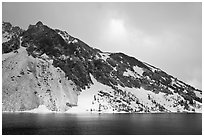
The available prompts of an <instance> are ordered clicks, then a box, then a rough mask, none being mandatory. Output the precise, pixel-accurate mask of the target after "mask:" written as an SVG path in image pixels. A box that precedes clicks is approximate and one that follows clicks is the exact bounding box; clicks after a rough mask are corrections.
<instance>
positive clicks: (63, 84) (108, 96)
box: [2, 21, 202, 113]
mask: <svg viewBox="0 0 204 137" xmlns="http://www.w3.org/2000/svg"><path fill="white" fill-rule="evenodd" d="M2 27H3V28H2V33H3V34H2V37H3V38H2V40H3V42H2V52H3V55H2V59H3V60H2V61H3V63H2V71H3V72H2V73H3V76H2V84H3V85H2V109H3V111H33V110H39V109H40V108H46V110H48V111H61V112H65V111H67V112H79V111H82V112H85V111H88V112H89V111H91V112H129V113H135V112H201V111H202V91H201V90H199V89H195V88H194V87H193V86H191V85H188V84H186V83H184V82H182V81H181V80H179V79H178V78H175V77H173V76H171V75H169V74H168V73H166V72H165V71H163V70H161V69H159V68H157V67H154V66H152V65H150V64H148V63H145V62H142V61H140V60H138V59H136V58H134V57H130V56H128V55H125V54H124V53H107V52H102V51H100V50H99V49H95V48H92V47H90V46H89V45H87V44H86V43H84V42H83V41H81V40H79V39H78V38H75V37H73V36H71V35H70V34H68V33H67V32H66V31H61V30H59V29H52V28H50V27H48V26H46V25H43V23H42V22H40V21H39V22H38V23H36V25H30V26H29V27H28V29H27V30H22V29H20V27H14V26H12V25H11V24H10V23H8V22H3V23H2Z"/></svg>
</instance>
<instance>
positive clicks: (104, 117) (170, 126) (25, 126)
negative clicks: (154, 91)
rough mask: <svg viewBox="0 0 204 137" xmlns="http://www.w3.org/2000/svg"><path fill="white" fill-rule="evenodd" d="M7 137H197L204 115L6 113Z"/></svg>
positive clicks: (3, 120)
mask: <svg viewBox="0 0 204 137" xmlns="http://www.w3.org/2000/svg"><path fill="white" fill-rule="evenodd" d="M2 134H3V135H6V134H8V135H14V134H15V135H20V134H26V135H31V134H33V135H68V134H74V135H79V134H82V135H83V134H89V135H91V134H94V135H131V134H132V135H133V134H135V135H139V134H140V135H155V134H156V135H157V134H162V135H175V134H176V135H179V134H183V135H187V134H189V135H196V134H202V114H55V113H52V114H32V113H3V114H2Z"/></svg>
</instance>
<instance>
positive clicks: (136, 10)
mask: <svg viewBox="0 0 204 137" xmlns="http://www.w3.org/2000/svg"><path fill="white" fill-rule="evenodd" d="M2 8H3V10H2V11H3V13H2V15H3V17H2V18H3V21H9V22H11V23H12V24H13V25H18V26H20V27H21V28H23V29H27V28H28V25H29V24H35V23H36V22H38V21H42V22H43V23H44V24H46V25H48V26H50V27H51V28H58V29H61V30H66V31H67V32H68V33H69V34H70V35H72V36H74V37H77V38H79V39H81V40H82V41H84V42H85V43H87V44H88V45H89V46H91V47H94V48H99V49H101V50H102V51H108V52H123V53H125V54H127V55H130V56H134V57H136V58H137V59H140V60H141V61H144V62H147V63H149V64H152V65H154V66H156V67H158V68H160V69H162V70H164V71H166V72H167V73H169V74H171V75H173V76H175V77H177V78H178V79H181V80H182V81H184V82H187V83H189V84H192V85H194V86H195V87H196V88H199V89H201V86H202V82H201V81H202V22H201V21H202V4H201V3H10V2H9V3H3V4H2Z"/></svg>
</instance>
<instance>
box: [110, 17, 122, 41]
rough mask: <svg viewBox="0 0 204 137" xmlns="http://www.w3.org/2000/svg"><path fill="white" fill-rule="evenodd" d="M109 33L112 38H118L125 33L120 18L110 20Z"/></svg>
mask: <svg viewBox="0 0 204 137" xmlns="http://www.w3.org/2000/svg"><path fill="white" fill-rule="evenodd" d="M109 31H110V35H111V36H112V37H114V38H119V37H122V36H124V35H125V27H124V22H123V20H121V19H111V20H110V30H109Z"/></svg>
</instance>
